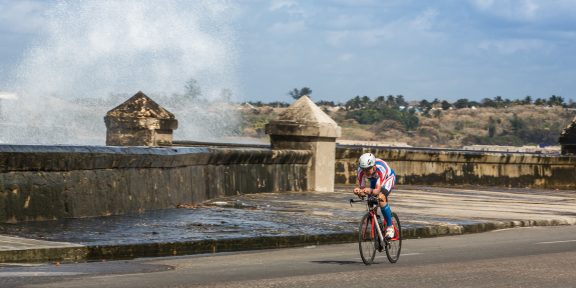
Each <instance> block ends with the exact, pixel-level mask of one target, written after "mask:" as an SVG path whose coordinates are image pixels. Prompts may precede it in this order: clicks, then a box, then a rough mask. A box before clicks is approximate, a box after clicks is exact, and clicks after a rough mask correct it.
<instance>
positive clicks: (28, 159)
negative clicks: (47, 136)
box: [0, 145, 311, 223]
mask: <svg viewBox="0 0 576 288" xmlns="http://www.w3.org/2000/svg"><path fill="white" fill-rule="evenodd" d="M310 157H311V152H309V151H302V150H280V151H272V150H270V149H254V148H252V149H242V148H240V149H226V148H143V147H127V148H123V147H79V146H16V145H14V146H10V145H7V146H0V222H7V223H14V222H19V221H31V220H52V219H60V218H68V217H87V216H103V215H117V214H127V213H137V212H141V211H144V210H152V209H163V208H172V207H175V206H176V205H178V204H189V203H199V202H202V201H205V200H207V199H211V198H215V197H221V196H225V195H236V194H242V193H258V192H278V191H302V190H306V188H307V182H306V173H307V169H308V162H309V159H310Z"/></svg>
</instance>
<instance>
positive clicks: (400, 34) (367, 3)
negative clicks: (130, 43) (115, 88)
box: [0, 0, 576, 102]
mask: <svg viewBox="0 0 576 288" xmlns="http://www.w3.org/2000/svg"><path fill="white" fill-rule="evenodd" d="M66 2H67V1H49V0H19V1H16V0H0V91H10V89H11V88H10V86H9V84H7V83H8V82H9V81H8V80H7V79H12V78H13V77H14V75H15V74H18V73H21V71H20V70H18V67H19V66H22V63H23V62H24V63H26V61H25V59H26V58H27V57H30V55H31V53H30V51H34V50H33V47H35V45H36V47H37V46H38V45H42V43H47V42H42V40H39V39H45V38H46V33H47V32H46V27H47V26H50V23H52V22H53V21H54V14H53V13H52V14H50V13H49V12H50V11H54V9H55V8H54V7H55V6H58V5H62V3H66ZM88 2H89V1H88ZM92 2H93V3H98V1H92ZM101 2H102V3H104V2H106V3H114V1H112V2H111V1H101ZM176 2H177V4H174V5H176V6H178V7H179V9H181V10H182V11H185V10H186V9H198V7H197V6H198V4H197V3H198V2H197V3H196V4H194V6H195V7H187V5H189V4H187V3H191V2H196V1H176ZM148 3H150V5H158V3H168V2H163V1H151V2H148ZM201 3H205V5H208V6H210V7H211V8H214V7H215V4H214V3H220V4H222V5H220V6H218V5H217V6H218V7H217V8H218V9H215V8H214V9H211V10H210V11H212V12H214V13H222V14H225V17H220V18H218V17H216V16H213V15H212V16H210V15H205V14H203V13H200V14H198V13H197V14H195V15H197V16H198V15H200V16H198V17H208V18H210V17H211V18H210V19H211V20H210V21H204V22H202V21H201V23H204V25H205V26H206V25H213V24H214V23H217V25H216V26H217V28H216V29H210V28H209V27H204V28H202V29H203V30H202V29H201V30H202V31H200V32H202V34H198V35H201V36H202V35H204V34H208V36H210V34H211V33H215V34H218V36H217V37H215V39H216V40H217V41H216V40H215V41H216V42H218V43H222V44H218V45H216V46H214V47H220V45H223V46H225V48H224V49H222V51H224V52H222V54H221V55H223V56H222V57H224V58H225V61H226V63H229V65H221V64H218V63H217V64H218V65H216V66H217V68H215V69H224V70H226V71H225V72H226V73H208V74H206V72H205V71H207V70H209V69H210V68H209V67H210V66H211V65H210V64H209V63H208V62H207V63H204V66H202V69H196V70H194V71H195V72H194V73H199V74H201V73H204V74H205V75H210V77H212V78H214V77H219V76H218V75H223V76H222V77H225V78H226V79H227V80H226V81H227V82H226V84H224V85H225V86H226V85H227V86H228V87H227V89H230V90H231V91H232V93H233V94H234V97H235V99H236V100H239V101H264V102H269V101H285V102H291V101H292V99H291V98H290V96H289V95H288V91H290V90H292V89H294V88H302V87H309V88H311V89H312V91H313V93H312V95H311V96H312V99H313V100H328V101H336V102H344V101H346V100H348V99H350V98H352V97H354V96H357V95H359V96H364V95H366V96H369V97H372V98H375V97H377V96H381V95H384V96H386V95H404V97H405V99H407V100H421V99H428V100H432V99H434V98H438V99H443V100H448V101H455V100H457V99H460V98H467V99H470V100H476V101H480V100H481V99H483V98H493V97H495V96H502V97H504V98H510V99H519V98H524V97H525V96H527V95H530V96H532V97H533V98H540V97H541V98H548V97H550V96H551V95H560V96H562V97H564V98H565V99H566V100H574V101H576V93H575V92H576V81H575V79H574V78H575V75H576V73H575V72H576V56H574V55H576V53H574V51H576V41H575V40H576V17H574V15H576V0H318V1H297V0H271V1H264V0H238V1H201ZM64 7H67V6H66V5H64ZM60 9H62V8H60ZM166 11H172V10H166ZM88 13H89V12H88ZM167 13H168V12H167ZM118 14H119V15H122V13H118ZM164 16H168V18H170V17H169V15H164ZM118 17H121V16H118ZM216 18H217V19H216ZM147 19H150V18H147ZM214 19H215V20H214ZM50 21H52V22H50ZM167 23H168V22H167ZM195 23H196V22H192V23H189V24H190V25H195ZM206 23H208V24H206ZM162 25H164V26H161V27H162V29H165V30H170V26H169V25H170V24H166V23H163V24H162ZM166 25H168V26H166ZM119 30H122V29H119ZM165 30H162V31H165ZM58 31H59V30H58ZM177 31H183V32H184V33H185V32H186V30H185V29H181V30H177ZM222 31H225V32H222ZM167 32H168V31H167ZM200 32H199V33H200ZM52 33H54V30H52ZM110 33H113V32H110ZM69 35H71V34H62V37H69ZM208 36H207V37H205V38H199V39H200V40H201V41H212V40H213V39H212V38H210V37H208ZM52 37H53V38H54V35H52ZM202 37H204V36H202ZM56 38H57V37H56ZM211 39H212V40H211ZM201 41H199V42H201ZM191 42H193V41H192V40H191ZM38 43H40V44H38ZM48 43H50V42H48ZM202 43H204V42H202ZM181 44H182V43H179V45H181ZM191 45H197V44H191ZM31 47H32V48H31ZM63 47H64V48H63V49H66V46H63ZM31 49H32V50H31ZM76 49H80V48H78V47H77V46H76ZM156 49H165V48H163V47H160V48H156ZM208 50H210V46H208ZM190 51H192V52H190V53H195V52H194V51H197V50H194V49H190ZM198 51H200V52H197V53H198V55H201V56H202V55H203V57H206V55H208V54H202V53H205V52H202V51H204V50H198ZM64 53H66V51H64ZM178 53H180V52H178ZM32 54H33V53H32ZM210 55H211V54H210ZM210 55H208V56H210ZM217 55H220V54H217ZM191 56H192V58H193V57H194V56H195V55H191ZM212 56H213V55H212ZM167 57H168V56H167ZM75 61H78V60H75ZM139 61H145V60H142V59H140V60H139ZM214 61H215V62H218V61H216V60H214ZM191 62H193V61H191ZM62 63H64V62H62ZM66 63H68V62H66ZM210 63H211V62H210ZM58 65H63V64H58ZM66 65H71V66H72V67H74V65H75V63H68V64H66ZM191 65H192V64H191ZM50 67H54V66H50ZM56 67H57V66H56ZM168 68H170V67H168ZM54 69H56V70H57V68H54ZM47 71H49V70H47ZM179 71H180V70H179ZM44 73H48V72H44ZM190 77H192V78H196V77H199V78H200V79H202V78H201V77H200V76H197V75H196V74H192V75H190ZM210 77H207V78H210ZM206 81H207V80H206ZM147 83H154V82H153V81H147ZM202 84H203V82H202V81H200V85H202ZM183 85H184V84H182V86H183ZM211 85H212V84H211ZM100 86H105V84H102V83H101V85H100Z"/></svg>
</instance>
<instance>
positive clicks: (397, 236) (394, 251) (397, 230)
mask: <svg viewBox="0 0 576 288" xmlns="http://www.w3.org/2000/svg"><path fill="white" fill-rule="evenodd" d="M392 224H393V225H394V238H392V239H387V240H386V242H387V243H386V247H385V248H386V256H387V257H388V261H390V263H396V261H398V258H400V250H401V249H402V227H401V226H400V220H399V219H398V215H397V214H396V213H392Z"/></svg>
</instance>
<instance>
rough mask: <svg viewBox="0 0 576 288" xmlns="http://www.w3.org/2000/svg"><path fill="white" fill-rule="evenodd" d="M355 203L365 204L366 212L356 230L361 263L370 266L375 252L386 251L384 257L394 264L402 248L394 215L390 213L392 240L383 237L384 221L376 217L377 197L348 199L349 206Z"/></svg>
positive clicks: (397, 221)
mask: <svg viewBox="0 0 576 288" xmlns="http://www.w3.org/2000/svg"><path fill="white" fill-rule="evenodd" d="M356 202H366V205H367V207H368V212H366V214H364V216H362V220H360V227H359V228H358V246H359V248H360V257H362V262H364V264H366V265H370V264H372V263H373V262H374V257H375V256H376V251H378V252H382V250H386V256H387V257H388V261H390V263H396V261H398V258H400V250H401V248H402V228H401V226H400V220H399V219H398V215H397V214H396V213H392V225H393V226H394V238H387V237H384V236H383V234H382V231H383V228H385V227H387V226H388V224H387V223H386V220H385V219H383V217H381V216H380V215H378V210H379V209H378V208H379V206H378V197H376V196H374V195H369V196H368V197H367V198H365V197H362V199H357V200H355V199H350V205H352V203H356Z"/></svg>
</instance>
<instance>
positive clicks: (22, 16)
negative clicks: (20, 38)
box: [0, 0, 49, 33]
mask: <svg viewBox="0 0 576 288" xmlns="http://www.w3.org/2000/svg"><path fill="white" fill-rule="evenodd" d="M48 6H49V4H48V3H46V2H43V1H30V0H23V1H2V0H0V26H1V27H2V28H3V29H7V30H9V31H12V32H16V33H30V32H35V31H36V30H38V29H41V28H42V26H43V23H44V21H45V19H44V15H43V12H44V11H45V10H46V9H47V7H48Z"/></svg>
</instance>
